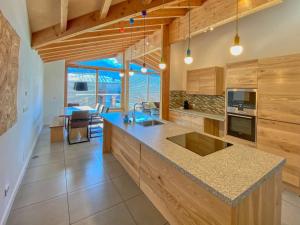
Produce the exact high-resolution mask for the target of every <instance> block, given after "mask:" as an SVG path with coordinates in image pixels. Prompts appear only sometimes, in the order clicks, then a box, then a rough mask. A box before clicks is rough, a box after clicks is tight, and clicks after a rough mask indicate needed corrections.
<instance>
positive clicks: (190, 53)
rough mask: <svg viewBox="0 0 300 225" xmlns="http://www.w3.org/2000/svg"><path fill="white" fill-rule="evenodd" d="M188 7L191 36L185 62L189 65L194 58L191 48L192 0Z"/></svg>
mask: <svg viewBox="0 0 300 225" xmlns="http://www.w3.org/2000/svg"><path fill="white" fill-rule="evenodd" d="M188 7H189V38H188V48H187V50H186V55H185V57H184V63H185V64H187V65H189V64H192V63H193V61H194V59H193V57H192V52H191V49H190V45H191V7H190V0H189V1H188Z"/></svg>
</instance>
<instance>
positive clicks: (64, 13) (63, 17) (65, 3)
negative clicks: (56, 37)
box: [60, 0, 69, 33]
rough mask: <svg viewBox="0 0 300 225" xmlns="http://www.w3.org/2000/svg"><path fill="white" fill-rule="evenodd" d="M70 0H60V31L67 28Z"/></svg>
mask: <svg viewBox="0 0 300 225" xmlns="http://www.w3.org/2000/svg"><path fill="white" fill-rule="evenodd" d="M68 7H69V0H60V32H61V33H63V32H65V31H66V30H67V25H68Z"/></svg>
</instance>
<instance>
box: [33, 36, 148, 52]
mask: <svg viewBox="0 0 300 225" xmlns="http://www.w3.org/2000/svg"><path fill="white" fill-rule="evenodd" d="M152 33H153V32H146V33H145V35H146V36H148V35H150V34H152ZM140 37H144V34H135V35H132V39H136V38H140ZM128 39H131V35H130V34H126V35H120V36H114V37H103V38H102V37H100V38H98V39H94V40H83V41H73V42H68V43H62V42H61V43H57V44H52V45H49V46H47V47H44V48H41V49H38V51H39V52H42V51H44V50H51V49H52V50H53V49H64V48H66V47H70V46H86V45H90V44H100V43H107V42H110V43H111V42H117V41H122V40H128Z"/></svg>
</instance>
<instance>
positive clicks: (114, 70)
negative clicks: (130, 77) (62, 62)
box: [67, 63, 121, 72]
mask: <svg viewBox="0 0 300 225" xmlns="http://www.w3.org/2000/svg"><path fill="white" fill-rule="evenodd" d="M67 66H68V67H72V68H83V69H91V70H105V71H113V72H119V71H121V69H115V68H106V67H99V66H83V65H76V64H73V63H68V64H67Z"/></svg>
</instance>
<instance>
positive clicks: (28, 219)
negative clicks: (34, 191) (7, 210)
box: [7, 195, 69, 225]
mask: <svg viewBox="0 0 300 225" xmlns="http://www.w3.org/2000/svg"><path fill="white" fill-rule="evenodd" d="M54 224H55V225H68V224H69V214H68V205H67V197H66V195H64V196H61V197H59V198H56V199H52V200H49V201H44V202H41V203H38V204H34V205H30V206H27V207H24V208H21V209H17V210H14V211H12V212H11V214H10V216H9V218H8V221H7V225H54Z"/></svg>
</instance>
